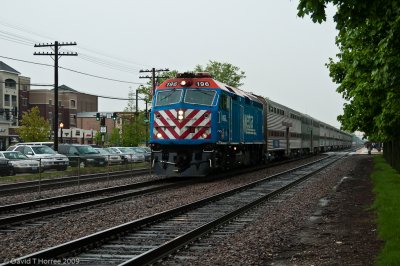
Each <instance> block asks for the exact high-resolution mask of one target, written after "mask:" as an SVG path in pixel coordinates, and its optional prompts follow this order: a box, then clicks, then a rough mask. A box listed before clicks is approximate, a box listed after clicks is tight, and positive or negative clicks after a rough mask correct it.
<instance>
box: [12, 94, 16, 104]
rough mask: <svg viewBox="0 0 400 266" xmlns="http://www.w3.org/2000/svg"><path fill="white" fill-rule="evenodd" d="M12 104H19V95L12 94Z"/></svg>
mask: <svg viewBox="0 0 400 266" xmlns="http://www.w3.org/2000/svg"><path fill="white" fill-rule="evenodd" d="M11 104H12V106H17V96H16V95H12V96H11Z"/></svg>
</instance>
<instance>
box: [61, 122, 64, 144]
mask: <svg viewBox="0 0 400 266" xmlns="http://www.w3.org/2000/svg"><path fill="white" fill-rule="evenodd" d="M63 128H64V124H63V122H61V123H60V129H61V137H60V142H61V143H63V132H62V131H63Z"/></svg>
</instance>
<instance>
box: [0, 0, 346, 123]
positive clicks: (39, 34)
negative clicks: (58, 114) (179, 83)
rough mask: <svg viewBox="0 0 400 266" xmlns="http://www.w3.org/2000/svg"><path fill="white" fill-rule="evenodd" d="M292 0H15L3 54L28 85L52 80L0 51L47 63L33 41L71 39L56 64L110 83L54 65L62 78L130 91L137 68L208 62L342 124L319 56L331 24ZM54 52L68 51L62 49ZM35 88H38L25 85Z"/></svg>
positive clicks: (0, 26) (118, 107) (0, 28)
mask: <svg viewBox="0 0 400 266" xmlns="http://www.w3.org/2000/svg"><path fill="white" fill-rule="evenodd" d="M297 4H298V1H296V0H291V1H290V0H279V1H274V0H249V1H239V0H219V1H215V0H203V1H187V0H186V1H184V0H151V1H136V0H131V1H124V0H114V1H104V0H85V1H82V0H68V1H60V0H57V1H55V0H35V1H22V0H13V1H5V2H4V3H2V15H1V17H0V56H2V57H0V61H3V62H5V63H6V64H8V65H10V66H11V67H13V68H15V69H16V70H18V71H19V72H21V75H23V76H28V77H30V78H31V82H32V83H40V84H53V83H54V70H53V68H51V67H45V66H40V65H35V64H28V63H24V62H18V61H13V60H10V59H6V58H4V57H10V58H15V59H21V60H27V61H32V62H38V63H44V64H50V65H53V60H52V59H51V58H50V56H34V55H33V53H34V52H41V51H48V50H46V49H44V48H35V47H33V44H34V43H43V42H46V43H47V42H48V43H50V42H54V41H59V42H76V43H77V46H70V47H66V48H67V49H68V50H69V51H74V52H77V53H78V56H77V57H75V56H64V57H61V58H60V61H59V65H60V66H62V67H65V68H69V69H73V70H76V71H79V72H83V73H87V74H90V75H95V76H100V77H105V78H109V79H115V80H120V81H128V82H132V83H124V82H116V81H108V80H104V79H99V78H95V77H92V76H87V75H82V74H78V73H75V72H71V71H66V70H60V72H59V85H61V84H65V85H67V86H69V87H71V88H73V89H76V90H78V91H80V92H84V93H90V94H95V95H101V96H110V97H121V98H127V97H128V93H129V90H130V88H131V89H133V90H135V89H136V88H137V87H138V84H139V83H145V82H146V81H147V80H145V79H139V76H140V74H139V70H140V69H150V68H151V67H156V68H169V69H170V70H178V71H180V72H184V71H191V70H193V69H194V67H195V66H196V65H198V64H200V65H202V66H205V65H207V63H208V62H209V60H213V61H218V62H226V63H230V64H233V65H234V66H237V67H239V68H240V69H241V70H243V71H244V72H245V73H246V76H247V77H246V79H245V80H244V86H243V87H241V88H242V89H244V90H247V91H251V92H254V93H256V94H259V95H263V96H266V97H268V98H270V99H272V100H274V101H277V102H279V103H281V104H283V105H286V106H289V107H291V108H293V109H295V110H298V111H300V112H303V113H307V114H309V115H311V116H313V117H315V118H317V119H319V120H321V121H324V122H327V123H329V124H331V125H333V126H336V127H339V126H340V124H339V122H338V121H337V120H336V117H337V116H338V115H339V114H341V113H342V107H343V103H344V101H343V100H342V98H341V96H340V95H339V94H338V93H337V92H336V91H335V90H336V87H337V85H336V84H334V83H333V82H332V81H331V79H330V77H329V72H328V69H327V68H326V67H325V63H327V62H328V58H329V57H333V58H334V57H335V55H336V54H337V53H338V49H337V47H336V45H335V36H336V30H335V25H334V23H333V22H332V18H331V17H332V14H333V8H332V9H331V10H329V11H330V14H329V18H328V22H325V23H323V24H321V25H320V24H314V23H312V21H311V20H310V18H308V17H306V18H304V19H301V18H298V17H297V15H296V14H297V10H296V8H297ZM61 51H66V50H65V49H62V50H61ZM32 88H33V89H34V88H35V87H32ZM126 106H127V102H126V101H121V100H110V99H107V100H106V99H102V98H100V99H99V111H122V110H123V109H124V108H125V107H126Z"/></svg>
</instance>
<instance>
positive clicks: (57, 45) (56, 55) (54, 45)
mask: <svg viewBox="0 0 400 266" xmlns="http://www.w3.org/2000/svg"><path fill="white" fill-rule="evenodd" d="M71 45H76V43H75V42H74V43H59V42H57V41H55V42H54V43H47V44H35V47H52V48H54V52H51V53H49V52H42V53H37V52H35V53H34V55H50V56H54V127H53V129H54V150H55V151H58V59H59V58H60V57H61V56H77V55H78V54H77V53H72V52H71V53H70V52H67V53H65V52H61V53H60V51H59V49H60V47H62V46H71Z"/></svg>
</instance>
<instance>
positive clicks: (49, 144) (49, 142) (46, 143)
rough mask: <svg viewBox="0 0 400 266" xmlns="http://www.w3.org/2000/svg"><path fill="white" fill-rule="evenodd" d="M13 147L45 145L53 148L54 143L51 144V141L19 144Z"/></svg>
mask: <svg viewBox="0 0 400 266" xmlns="http://www.w3.org/2000/svg"><path fill="white" fill-rule="evenodd" d="M15 145H17V146H19V145H46V146H49V147H50V148H51V147H52V146H54V142H52V141H34V142H20V143H17V144H15Z"/></svg>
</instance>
